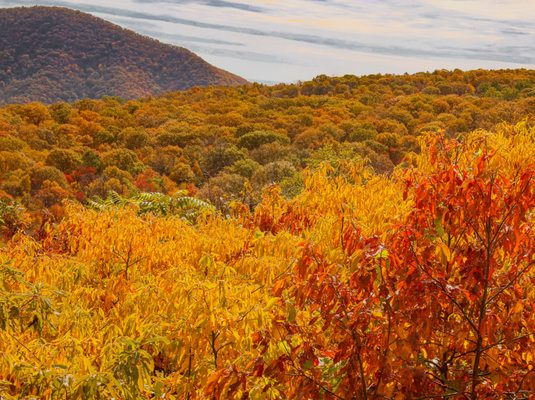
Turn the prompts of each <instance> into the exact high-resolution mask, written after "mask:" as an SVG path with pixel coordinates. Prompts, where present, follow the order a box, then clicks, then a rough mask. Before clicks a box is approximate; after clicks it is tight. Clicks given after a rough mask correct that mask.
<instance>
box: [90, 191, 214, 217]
mask: <svg viewBox="0 0 535 400" xmlns="http://www.w3.org/2000/svg"><path fill="white" fill-rule="evenodd" d="M87 206H88V207H89V208H91V209H94V210H97V211H104V210H107V209H110V208H123V207H127V206H134V207H136V208H137V210H138V214H140V215H142V214H146V213H152V214H155V215H160V216H167V215H178V216H180V217H181V218H183V219H185V220H187V221H190V222H193V221H194V220H195V219H196V218H197V217H198V216H199V215H200V214H201V213H205V212H213V211H214V210H215V208H214V206H212V205H211V204H209V203H207V202H205V201H203V200H200V199H196V198H195V197H190V196H186V192H184V191H180V192H177V193H175V194H174V195H172V196H168V195H165V194H163V193H150V192H143V193H139V194H136V195H134V196H131V197H123V196H121V195H120V194H118V193H117V192H114V191H111V192H109V193H108V197H107V198H105V199H102V198H99V197H96V198H94V199H92V200H88V201H87Z"/></svg>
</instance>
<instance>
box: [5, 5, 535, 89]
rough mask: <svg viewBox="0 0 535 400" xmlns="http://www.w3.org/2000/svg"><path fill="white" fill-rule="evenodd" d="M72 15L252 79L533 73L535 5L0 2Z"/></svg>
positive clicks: (284, 80) (285, 79)
mask: <svg viewBox="0 0 535 400" xmlns="http://www.w3.org/2000/svg"><path fill="white" fill-rule="evenodd" d="M37 4H39V5H59V6H66V7H71V8H76V9H79V10H82V11H85V12H89V13H91V14H94V15H96V16H99V17H102V18H105V19H107V20H110V21H112V22H115V23H117V24H119V25H121V26H123V27H126V28H130V29H133V30H135V31H137V32H139V33H142V34H144V35H148V36H151V37H154V38H156V39H159V40H161V41H162V42H166V43H172V44H176V45H179V46H183V47H186V48H188V49H190V50H192V51H194V52H196V53H197V54H199V55H200V56H201V57H203V58H204V59H206V60H207V61H209V62H210V63H212V64H214V65H216V66H218V67H221V68H224V69H226V70H229V71H231V72H234V73H236V74H238V75H241V76H243V77H244V78H247V79H249V80H257V81H268V82H292V81H297V80H307V79H310V78H312V77H314V76H316V75H319V74H327V75H342V74H357V75H362V74H370V73H387V72H390V73H403V72H417V71H433V70H435V69H440V68H447V69H453V68H461V69H473V68H517V67H523V68H535V0H255V1H244V0H59V1H54V0H45V1H28V0H17V1H10V0H0V7H13V6H21V5H37Z"/></svg>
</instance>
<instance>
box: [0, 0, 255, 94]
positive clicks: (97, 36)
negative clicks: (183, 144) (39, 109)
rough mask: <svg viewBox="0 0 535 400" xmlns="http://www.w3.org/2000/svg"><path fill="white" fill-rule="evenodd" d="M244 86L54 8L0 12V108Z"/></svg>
mask: <svg viewBox="0 0 535 400" xmlns="http://www.w3.org/2000/svg"><path fill="white" fill-rule="evenodd" d="M246 83H247V81H246V80H245V79H243V78H241V77H239V76H237V75H234V74H231V73H229V72H226V71H224V70H222V69H219V68H217V67H214V66H213V65H211V64H209V63H207V62H206V61H204V60H203V59H202V58H200V57H199V56H197V55H195V54H194V53H192V52H191V51H189V50H186V49H184V48H181V47H177V46H172V45H168V44H164V43H161V42H159V41H157V40H154V39H150V38H148V37H146V36H142V35H139V34H137V33H135V32H133V31H130V30H127V29H123V28H121V27H119V26H117V25H115V24H112V23H111V22H108V21H105V20H103V19H100V18H97V17H94V16H92V15H90V14H86V13H83V12H80V11H75V10H71V9H68V8H61V7H41V6H37V7H17V8H7V9H0V103H26V102H31V101H41V102H45V103H51V102H56V101H75V100H78V99H82V98H99V97H102V96H120V97H123V98H136V97H142V96H149V95H156V94H160V93H163V92H168V91H174V90H182V89H187V88H190V87H193V86H211V85H224V86H236V85H241V84H246Z"/></svg>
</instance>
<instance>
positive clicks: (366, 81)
mask: <svg viewBox="0 0 535 400" xmlns="http://www.w3.org/2000/svg"><path fill="white" fill-rule="evenodd" d="M534 114H535V71H529V70H504V71H483V70H477V71H470V72H462V71H458V70H456V71H452V72H448V71H436V72H434V73H419V74H415V75H371V76H364V77H356V76H345V77H340V78H330V77H326V76H319V77H317V78H316V79H314V80H313V81H310V82H303V83H298V84H291V85H277V86H272V87H269V86H263V85H258V84H254V85H250V86H243V87H237V88H221V87H218V88H195V89H191V90H189V91H184V92H176V93H171V94H168V95H166V96H162V97H157V98H146V99H141V100H130V101H126V100H122V99H120V98H115V97H107V98H104V99H102V100H80V101H77V102H74V103H71V104H68V103H56V104H52V105H48V106H47V105H44V104H41V103H31V104H26V105H8V106H5V107H3V108H0V197H1V198H2V202H3V207H4V208H6V207H7V208H8V209H9V210H10V211H9V212H15V211H13V210H14V209H15V210H17V209H18V207H19V206H23V207H24V208H26V209H27V210H29V212H30V213H33V218H34V219H37V220H40V219H41V218H42V215H43V213H41V211H40V210H43V209H46V210H48V211H47V213H46V215H47V216H46V218H48V219H57V218H60V217H61V216H62V215H63V206H62V201H63V200H65V199H76V200H78V201H81V202H84V201H86V200H87V199H88V198H94V197H95V196H98V197H101V198H105V197H107V195H108V193H110V192H112V191H113V192H116V193H118V194H119V195H121V196H126V197H128V196H132V195H135V194H136V193H139V192H161V193H163V194H173V193H174V192H176V191H177V190H185V191H186V192H187V193H189V194H190V195H195V196H198V197H200V198H202V199H205V200H208V201H209V202H211V203H212V204H214V205H216V206H217V207H218V208H220V209H221V210H223V211H225V212H228V210H229V209H228V206H229V204H230V202H231V201H233V200H239V201H241V202H243V203H244V204H247V205H248V206H249V207H250V208H254V206H255V205H256V204H258V202H259V200H260V196H261V192H262V190H263V188H265V187H266V186H268V185H271V184H273V183H277V184H279V185H280V187H281V188H282V193H283V195H284V196H286V197H292V196H295V195H296V194H297V193H299V192H300V190H302V188H303V178H302V174H301V170H303V169H304V168H307V167H309V168H316V167H317V166H318V165H320V164H321V163H322V162H324V161H327V162H330V163H331V164H333V165H336V164H337V163H338V162H339V161H340V160H354V159H365V160H367V162H368V163H369V165H370V166H371V167H372V168H373V169H374V170H375V171H376V172H377V173H380V174H390V173H391V172H392V171H393V169H394V167H395V166H396V165H398V164H404V165H410V164H411V163H412V160H413V158H414V155H415V154H417V153H418V152H419V145H418V137H419V136H421V135H422V134H424V133H426V132H443V133H445V134H446V135H447V136H449V137H462V136H463V135H464V134H466V133H467V132H470V131H472V130H475V129H493V128H494V127H495V126H496V125H497V124H500V123H502V122H508V123H517V122H519V121H521V120H527V121H528V122H529V123H532V122H533V117H534ZM6 213H7V212H6ZM7 214H8V213H7ZM7 214H6V215H7Z"/></svg>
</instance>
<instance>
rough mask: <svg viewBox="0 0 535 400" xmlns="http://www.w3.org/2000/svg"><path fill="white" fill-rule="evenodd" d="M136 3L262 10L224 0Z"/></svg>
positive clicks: (166, 0) (146, 1) (150, 0)
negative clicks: (200, 5) (202, 5)
mask: <svg viewBox="0 0 535 400" xmlns="http://www.w3.org/2000/svg"><path fill="white" fill-rule="evenodd" d="M134 1H135V2H136V3H142V4H147V3H158V4H173V5H174V4H195V3H196V4H204V5H206V6H210V7H216V8H234V9H237V10H242V11H250V12H256V13H261V12H263V8H261V7H257V6H252V5H249V4H244V3H236V2H233V1H224V0H134Z"/></svg>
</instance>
